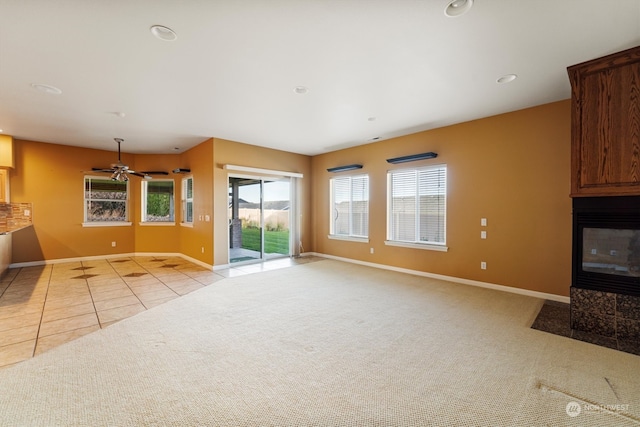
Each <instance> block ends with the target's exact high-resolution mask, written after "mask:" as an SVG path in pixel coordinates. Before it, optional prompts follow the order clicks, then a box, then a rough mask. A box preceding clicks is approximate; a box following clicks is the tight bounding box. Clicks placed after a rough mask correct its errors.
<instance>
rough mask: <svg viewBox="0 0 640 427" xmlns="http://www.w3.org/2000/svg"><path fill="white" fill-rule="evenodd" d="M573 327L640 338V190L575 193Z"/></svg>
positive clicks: (639, 339) (629, 337) (636, 339)
mask: <svg viewBox="0 0 640 427" xmlns="http://www.w3.org/2000/svg"><path fill="white" fill-rule="evenodd" d="M572 273H573V274H572V283H571V304H570V306H571V307H570V310H571V328H572V329H575V330H580V331H585V332H590V333H595V334H598V335H601V336H605V337H611V338H615V339H624V340H632V341H640V196H614V197H576V198H574V199H573V270H572Z"/></svg>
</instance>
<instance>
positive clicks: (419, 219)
mask: <svg viewBox="0 0 640 427" xmlns="http://www.w3.org/2000/svg"><path fill="white" fill-rule="evenodd" d="M388 187H389V191H388V195H389V203H388V221H389V223H388V226H387V238H388V242H387V244H394V243H400V244H403V243H404V244H409V245H413V244H419V245H436V246H440V247H441V250H446V247H445V244H446V205H447V203H446V201H447V167H446V166H444V165H440V166H434V167H428V168H420V169H403V170H394V171H390V172H389V173H388Z"/></svg>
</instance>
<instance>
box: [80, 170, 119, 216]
mask: <svg viewBox="0 0 640 427" xmlns="http://www.w3.org/2000/svg"><path fill="white" fill-rule="evenodd" d="M128 204H129V182H128V181H112V180H111V179H105V178H96V177H89V176H87V177H85V178H84V222H85V224H90V223H93V224H100V223H107V224H114V223H122V222H126V221H127V220H128V213H129V206H128Z"/></svg>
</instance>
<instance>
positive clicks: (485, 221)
mask: <svg viewBox="0 0 640 427" xmlns="http://www.w3.org/2000/svg"><path fill="white" fill-rule="evenodd" d="M480 225H481V226H482V227H486V226H487V218H480Z"/></svg>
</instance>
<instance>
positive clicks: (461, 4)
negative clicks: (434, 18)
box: [444, 0, 473, 18]
mask: <svg viewBox="0 0 640 427" xmlns="http://www.w3.org/2000/svg"><path fill="white" fill-rule="evenodd" d="M471 6H473V0H451V1H450V2H449V4H447V7H445V9H444V14H445V15H447V16H448V17H449V18H455V17H456V16H460V15H464V14H465V13H467V12H469V10H470V9H471Z"/></svg>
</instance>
